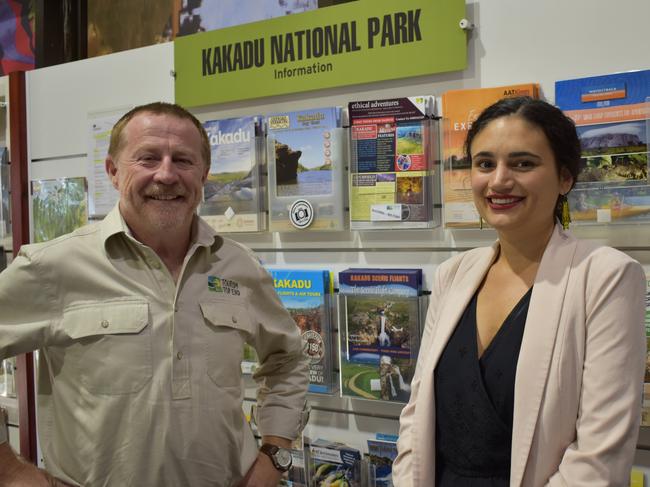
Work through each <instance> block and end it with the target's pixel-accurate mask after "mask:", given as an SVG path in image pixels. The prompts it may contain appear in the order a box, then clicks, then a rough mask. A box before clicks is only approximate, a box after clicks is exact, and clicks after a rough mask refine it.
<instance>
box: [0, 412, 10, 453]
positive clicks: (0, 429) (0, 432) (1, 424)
mask: <svg viewBox="0 0 650 487" xmlns="http://www.w3.org/2000/svg"><path fill="white" fill-rule="evenodd" d="M8 441H9V426H8V425H7V410H6V409H5V408H0V445H2V444H3V443H7V442H8Z"/></svg>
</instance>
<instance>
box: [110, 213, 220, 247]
mask: <svg viewBox="0 0 650 487" xmlns="http://www.w3.org/2000/svg"><path fill="white" fill-rule="evenodd" d="M100 225H101V235H102V242H103V244H104V249H106V246H107V244H108V241H109V240H111V239H112V237H114V236H115V235H125V236H127V237H129V238H131V239H133V240H135V238H134V237H133V233H132V232H131V229H130V228H129V226H128V225H127V224H126V221H124V218H123V217H122V213H120V206H119V202H118V203H116V204H115V206H114V207H113V209H112V210H111V211H110V212H109V213H108V214H107V215H106V217H104V219H103V220H102V222H101V224H100ZM218 238H219V237H218V235H217V232H216V231H215V230H214V229H213V228H212V227H211V226H210V225H208V224H207V223H206V222H205V221H204V220H203V219H202V218H200V217H199V216H198V215H195V216H194V222H193V223H192V238H191V242H190V248H192V247H193V246H194V245H198V246H199V247H211V246H212V245H213V244H214V243H215V242H216V241H217V239H218Z"/></svg>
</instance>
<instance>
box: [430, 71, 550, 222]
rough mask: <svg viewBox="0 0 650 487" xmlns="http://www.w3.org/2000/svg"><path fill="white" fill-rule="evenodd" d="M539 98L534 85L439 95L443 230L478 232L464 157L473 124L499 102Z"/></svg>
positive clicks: (477, 220)
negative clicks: (485, 110) (505, 99)
mask: <svg viewBox="0 0 650 487" xmlns="http://www.w3.org/2000/svg"><path fill="white" fill-rule="evenodd" d="M514 96H530V97H533V98H538V97H539V85H537V84H534V83H528V84H519V85H509V86H499V87H495V88H477V89H468V90H450V91H447V92H445V93H443V95H442V115H443V117H442V140H443V146H442V147H443V148H442V160H443V165H444V170H443V176H442V181H443V201H444V206H443V208H444V216H445V227H446V228H479V215H478V212H477V211H476V208H475V207H474V199H473V196H472V188H471V186H470V165H469V161H468V160H467V158H466V157H465V151H464V145H465V138H466V137H467V132H468V131H469V129H470V128H471V126H472V123H473V122H474V120H476V119H477V118H478V116H479V115H480V114H481V112H482V111H483V110H484V109H485V108H487V107H488V106H490V105H492V104H493V103H496V102H497V101H499V100H500V99H502V98H508V97H514Z"/></svg>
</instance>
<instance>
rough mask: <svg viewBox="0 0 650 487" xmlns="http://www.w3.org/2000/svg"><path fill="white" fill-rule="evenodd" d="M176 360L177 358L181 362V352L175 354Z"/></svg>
mask: <svg viewBox="0 0 650 487" xmlns="http://www.w3.org/2000/svg"><path fill="white" fill-rule="evenodd" d="M176 358H177V359H178V360H181V359H182V358H183V352H178V353H177V354H176Z"/></svg>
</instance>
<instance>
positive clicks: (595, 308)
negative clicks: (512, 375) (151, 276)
mask: <svg viewBox="0 0 650 487" xmlns="http://www.w3.org/2000/svg"><path fill="white" fill-rule="evenodd" d="M498 245H499V244H498V242H497V243H495V244H494V245H493V246H492V247H488V248H480V249H475V250H472V251H469V252H465V253H463V254H460V255H457V256H455V257H453V258H451V259H449V260H448V261H446V262H445V263H443V264H442V265H441V266H440V267H439V268H438V270H437V272H436V274H435V277H434V282H433V283H432V294H431V301H430V305H429V310H428V313H427V319H426V323H425V329H424V334H423V337H422V341H421V348H420V354H419V359H418V365H417V369H416V372H415V375H414V377H413V381H412V385H411V399H410V401H409V403H408V404H407V405H406V406H405V408H404V409H403V411H402V415H401V417H400V437H399V441H398V456H397V458H396V460H395V464H394V467H393V481H394V484H395V486H396V487H432V486H434V485H435V456H436V454H435V395H434V384H433V372H434V369H435V367H436V363H437V362H438V359H439V358H440V355H441V353H442V351H443V349H444V347H445V345H446V343H447V341H448V340H449V338H450V336H451V334H452V332H453V330H454V328H455V327H456V325H457V323H458V321H459V319H460V317H461V314H462V313H463V311H464V310H465V308H466V306H467V304H468V303H469V301H470V299H471V297H472V296H473V295H474V293H475V292H476V290H477V289H478V287H479V285H480V284H481V282H482V281H483V278H484V276H485V274H486V272H487V270H488V269H489V267H490V265H491V264H492V262H493V261H494V259H495V258H496V255H497V252H498ZM645 292H646V281H645V274H644V272H643V268H642V267H641V266H640V265H639V263H638V262H636V261H635V260H633V259H631V258H630V257H628V256H627V255H625V254H623V253H621V252H619V251H617V250H614V249H612V248H610V247H597V246H595V245H593V244H592V243H588V242H584V241H579V240H576V239H575V238H574V237H572V236H571V235H570V234H568V233H566V232H564V231H563V230H562V229H561V227H560V226H559V225H558V226H556V228H555V230H554V232H553V235H552V237H551V239H550V241H549V243H548V245H547V247H546V250H545V251H544V255H543V257H542V260H541V263H540V266H539V269H538V272H537V276H536V278H535V283H534V287H533V293H532V296H531V300H530V307H529V310H528V316H527V319H526V328H525V331H524V336H523V340H522V344H521V350H520V354H519V361H518V364H517V374H516V379H515V404H514V418H513V433H512V457H511V459H512V461H511V470H510V485H511V487H519V486H522V487H537V486H546V485H548V486H557V487H560V486H571V487H578V486H580V487H582V486H585V487H586V486H589V487H599V486H603V487H605V486H607V487H610V486H623V485H627V483H628V482H629V480H628V479H629V474H630V467H631V464H632V460H633V456H634V450H635V447H636V440H637V436H638V432H639V422H640V417H641V416H640V415H641V400H642V387H643V376H644V367H645V352H646V340H645V328H644V314H645V302H644V301H645V299H644V297H645Z"/></svg>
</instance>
